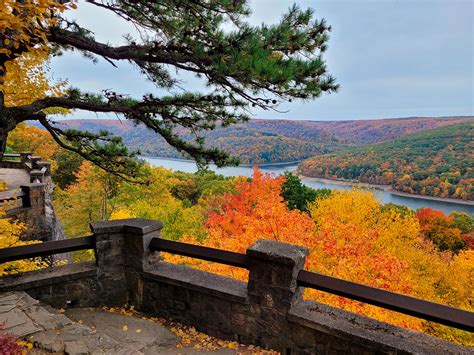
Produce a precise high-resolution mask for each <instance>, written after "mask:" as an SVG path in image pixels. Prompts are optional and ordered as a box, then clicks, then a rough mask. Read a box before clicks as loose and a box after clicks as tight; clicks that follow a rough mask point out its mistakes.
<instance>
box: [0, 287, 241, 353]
mask: <svg viewBox="0 0 474 355" xmlns="http://www.w3.org/2000/svg"><path fill="white" fill-rule="evenodd" d="M0 323H3V324H4V326H3V328H4V331H5V332H6V333H12V334H15V335H17V336H18V337H19V338H21V339H24V340H26V341H28V342H30V343H32V344H33V346H34V348H33V350H31V351H30V352H29V353H30V354H34V355H39V354H114V355H140V354H144V355H152V354H153V355H154V354H170V355H171V354H189V355H191V354H203V352H198V351H196V350H194V349H193V348H181V349H178V348H176V345H177V344H178V343H179V338H178V337H177V336H176V335H175V334H173V333H172V332H170V331H169V330H168V329H167V328H166V327H164V326H162V325H160V324H157V323H153V322H150V321H147V320H143V319H140V318H134V317H126V316H123V315H120V314H114V313H109V312H104V311H101V310H96V309H69V310H66V311H65V312H62V311H58V310H55V309H53V308H51V307H49V306H44V305H41V304H40V303H39V302H38V301H37V300H35V299H33V298H31V297H30V296H28V295H27V294H26V293H25V292H6V293H1V294H0ZM206 353H207V354H234V353H236V352H235V351H232V350H229V349H221V350H217V351H211V352H206Z"/></svg>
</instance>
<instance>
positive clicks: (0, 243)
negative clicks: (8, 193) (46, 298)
mask: <svg viewBox="0 0 474 355" xmlns="http://www.w3.org/2000/svg"><path fill="white" fill-rule="evenodd" d="M3 190H4V188H3V184H0V192H1V191H3ZM4 215H5V212H4V210H3V208H2V206H0V249H3V248H11V247H17V246H21V245H28V244H33V243H34V242H23V241H21V240H20V235H21V233H22V232H23V231H24V230H25V225H24V224H23V223H19V222H18V221H12V220H11V219H10V218H4ZM41 266H42V263H41V262H40V261H39V260H33V261H32V260H20V261H12V262H8V263H3V264H0V276H2V275H8V274H14V273H19V272H25V271H32V270H36V269H38V268H39V267H41Z"/></svg>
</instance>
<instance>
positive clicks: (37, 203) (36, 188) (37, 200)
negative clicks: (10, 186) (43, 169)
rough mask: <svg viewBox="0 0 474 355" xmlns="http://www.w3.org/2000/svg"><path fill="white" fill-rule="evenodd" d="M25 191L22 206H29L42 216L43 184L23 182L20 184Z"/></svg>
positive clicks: (43, 208) (43, 206) (43, 211)
mask: <svg viewBox="0 0 474 355" xmlns="http://www.w3.org/2000/svg"><path fill="white" fill-rule="evenodd" d="M20 188H21V191H22V192H24V193H25V195H26V196H25V197H24V198H22V199H23V201H24V202H23V207H31V208H32V209H34V210H35V212H34V213H35V215H37V216H44V213H45V191H44V185H43V184H25V185H22V186H20Z"/></svg>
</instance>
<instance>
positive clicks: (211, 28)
mask: <svg viewBox="0 0 474 355" xmlns="http://www.w3.org/2000/svg"><path fill="white" fill-rule="evenodd" d="M87 2H88V3H89V4H92V5H95V6H97V8H102V9H106V10H108V11H110V12H113V13H115V14H116V15H118V16H120V17H122V18H123V19H124V20H126V21H127V22H129V23H132V24H133V25H134V26H135V27H136V28H137V30H138V32H140V34H141V35H140V36H138V37H139V39H135V38H132V37H131V36H129V38H128V43H127V44H125V45H120V46H112V45H109V44H107V43H102V42H99V41H98V40H96V39H95V38H94V35H93V33H92V32H91V31H89V30H88V29H87V28H85V27H82V25H81V24H80V23H76V22H71V21H69V20H66V19H65V18H64V16H63V15H62V11H64V10H65V9H67V8H71V7H75V5H74V4H69V3H66V4H64V2H63V1H61V2H60V3H55V2H53V1H52V0H41V1H38V0H34V1H33V0H22V1H17V0H7V1H6V2H5V4H4V5H2V9H1V11H0V16H1V18H0V20H1V21H2V24H3V23H6V25H8V26H9V28H11V30H9V31H2V33H0V45H1V47H0V68H1V73H2V80H1V82H0V84H2V82H3V84H4V81H5V80H6V79H7V76H8V72H7V69H8V63H9V62H15V61H17V60H19V59H18V58H21V57H22V56H23V55H24V54H28V53H30V52H31V51H33V50H34V48H36V47H37V46H42V47H46V48H48V50H49V52H50V53H51V52H53V51H54V52H59V51H67V50H77V51H80V52H82V53H83V54H85V56H86V57H89V58H93V59H94V58H96V57H98V58H103V59H105V60H106V61H108V62H110V63H111V64H112V65H115V63H116V62H119V61H127V62H129V63H132V64H133V65H134V66H135V67H136V69H137V72H138V73H137V74H138V75H140V74H141V75H143V77H144V79H147V80H150V81H152V82H153V83H154V84H155V85H156V87H157V89H160V91H161V92H163V90H164V91H168V92H170V94H169V95H162V96H159V95H157V94H154V93H150V94H146V95H144V96H143V97H139V98H131V97H129V96H128V95H127V94H128V93H118V92H115V91H114V90H113V89H112V90H106V91H103V92H101V93H86V92H83V91H82V90H81V89H80V88H69V89H67V90H65V92H64V93H63V94H61V95H57V93H54V94H51V93H48V92H45V95H44V96H43V97H41V98H37V99H35V100H34V101H32V102H29V103H20V104H17V105H12V106H9V105H7V104H6V101H5V97H4V96H5V95H4V94H3V92H2V94H1V95H0V128H1V131H0V133H2V134H1V135H0V136H1V137H0V142H1V147H2V151H3V150H4V146H5V140H6V136H7V134H8V132H9V131H11V130H12V129H13V128H14V127H15V126H16V125H17V124H18V123H20V122H22V121H24V120H36V121H39V122H41V124H42V125H43V126H44V127H45V128H46V129H47V130H48V131H49V132H50V133H51V135H52V136H53V138H54V139H55V140H56V142H57V143H58V144H59V145H60V146H62V147H64V148H66V149H69V150H72V151H74V152H76V153H78V154H79V155H81V156H83V157H84V158H86V159H88V160H90V161H92V162H93V163H95V164H96V165H99V166H100V167H102V168H103V169H105V170H108V171H111V172H113V173H115V174H117V175H121V176H123V177H128V178H130V177H131V176H130V174H129V172H130V171H132V170H134V169H131V168H134V164H133V163H132V162H131V160H129V159H126V157H130V156H133V154H134V152H129V151H128V150H127V149H126V147H125V146H124V145H123V143H122V142H121V140H120V139H119V138H117V137H114V136H112V135H111V134H109V133H108V132H99V133H94V134H93V133H89V132H82V131H76V130H68V129H64V128H60V127H58V126H57V125H55V124H54V122H52V121H51V119H50V118H48V115H47V109H50V108H63V109H81V110H86V111H90V112H112V113H117V114H121V115H123V116H125V117H126V118H127V119H129V120H131V121H132V122H134V123H136V124H144V125H145V126H146V127H148V128H150V129H151V130H153V131H155V132H156V133H157V134H159V135H161V136H162V137H164V138H165V140H166V141H167V142H168V143H169V144H170V145H172V146H174V147H175V148H176V149H178V150H179V151H181V152H184V153H186V154H187V155H188V156H190V157H192V158H194V159H195V160H196V161H197V162H198V163H202V164H204V163H208V162H211V161H213V162H215V163H216V164H217V165H219V166H222V165H226V164H232V163H236V161H235V160H234V159H232V158H230V157H229V156H228V155H227V154H225V153H223V152H221V151H220V150H218V149H216V148H206V147H205V146H204V145H203V143H204V142H203V138H202V136H201V135H200V132H202V131H205V130H211V129H214V128H215V127H216V126H218V125H221V126H228V125H230V124H233V123H236V122H239V121H244V120H247V115H246V114H245V113H246V112H247V109H251V107H260V108H262V109H274V108H276V107H277V106H278V105H279V104H280V103H282V102H285V101H291V100H292V99H302V100H306V99H314V98H316V97H318V96H320V95H321V94H322V93H324V92H326V93H331V92H334V91H336V90H337V88H338V85H337V84H336V83H335V79H334V78H333V77H332V76H331V75H329V74H328V73H327V70H326V65H325V62H324V59H323V56H322V55H323V52H324V51H325V50H326V47H327V42H328V32H329V31H330V26H328V25H327V24H326V22H325V21H324V20H315V19H314V18H313V11H312V10H302V9H300V8H298V7H297V6H293V7H291V8H290V9H289V10H288V12H287V13H285V14H284V15H283V16H282V18H281V20H280V22H279V23H277V24H275V25H265V24H262V25H261V26H252V25H250V24H249V23H248V22H247V18H248V16H249V14H250V8H249V6H248V4H247V1H228V0H207V1H194V0H180V1H176V0H162V1H155V0H133V1H132V0H108V1H105V0H87ZM37 3H39V4H40V5H41V6H32V4H37ZM33 18H34V19H36V20H31V19H33ZM2 28H4V27H3V26H2ZM176 70H178V71H181V72H188V73H192V74H194V75H196V76H197V77H199V78H201V79H202V80H203V87H204V86H206V87H207V88H208V89H207V90H206V92H205V93H201V92H189V91H188V92H181V93H179V94H172V93H171V92H175V91H176V90H174V89H176V88H177V85H178V83H177V81H176V78H175V77H174V76H173V74H172V73H174V71H176ZM182 127H184V128H187V129H189V130H190V131H191V132H193V133H194V135H195V139H193V140H191V141H189V140H188V141H186V140H183V139H182V138H181V137H180V136H179V135H178V134H177V133H176V130H177V129H178V128H182ZM135 153H136V152H135ZM132 177H133V176H132Z"/></svg>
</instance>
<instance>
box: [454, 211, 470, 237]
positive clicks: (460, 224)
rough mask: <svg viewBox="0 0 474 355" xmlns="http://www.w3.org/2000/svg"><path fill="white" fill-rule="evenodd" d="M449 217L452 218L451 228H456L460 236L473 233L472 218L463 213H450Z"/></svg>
mask: <svg viewBox="0 0 474 355" xmlns="http://www.w3.org/2000/svg"><path fill="white" fill-rule="evenodd" d="M449 217H451V218H452V222H451V225H450V227H451V228H458V229H459V230H460V231H461V233H462V234H468V233H472V232H474V216H472V215H471V216H470V215H468V214H467V213H465V212H451V213H450V214H449Z"/></svg>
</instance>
